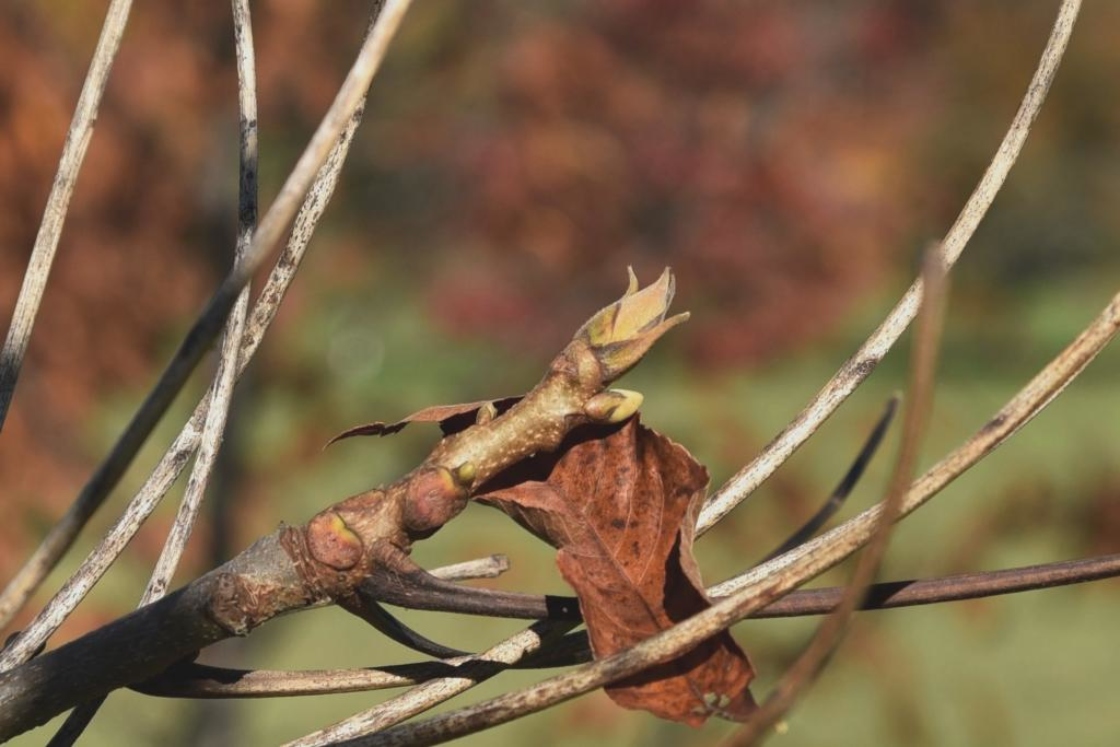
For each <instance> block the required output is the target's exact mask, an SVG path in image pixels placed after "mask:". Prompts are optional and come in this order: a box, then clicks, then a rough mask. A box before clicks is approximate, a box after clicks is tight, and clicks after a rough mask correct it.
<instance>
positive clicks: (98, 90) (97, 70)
mask: <svg viewBox="0 0 1120 747" xmlns="http://www.w3.org/2000/svg"><path fill="white" fill-rule="evenodd" d="M131 9H132V0H113V2H112V3H110V5H109V9H108V10H107V11H106V12H105V23H104V24H102V27H101V35H100V36H99V37H98V39H97V48H96V49H95V50H94V52H93V61H92V62H91V63H90V67H89V72H88V73H87V74H86V79H85V82H84V83H83V84H82V92H81V94H80V95H79V96H78V105H77V106H76V107H75V109H74V117H73V119H71V120H70V129H69V130H68V131H67V132H66V142H65V144H64V145H63V146H62V156H61V158H59V160H58V172H57V173H56V174H55V177H54V182H53V183H52V184H51V191H50V195H49V196H48V197H47V206H46V209H45V210H44V211H43V220H42V222H41V223H40V224H39V233H38V235H36V237H35V245H34V247H32V249H31V259H30V261H29V262H28V264H27V271H26V272H25V273H24V275H23V286H22V287H21V288H20V291H19V297H18V299H17V300H16V308H15V311H14V312H13V313H12V324H11V327H9V328H8V336H7V338H6V339H5V340H4V347H3V349H2V350H0V431H2V430H3V429H4V421H5V420H6V419H7V416H8V408H9V407H10V406H11V404H12V397H13V396H14V395H15V390H16V382H17V381H18V380H19V372H20V369H21V368H22V367H23V358H24V356H25V355H26V353H27V345H28V343H29V342H30V341H31V330H32V327H34V326H35V317H36V316H37V315H38V313H39V304H40V303H41V301H42V300H43V291H44V290H45V289H46V287H47V279H48V278H49V277H50V272H51V265H52V264H53V263H54V255H55V251H56V250H57V249H58V240H59V237H61V236H62V227H63V225H65V223H66V214H67V212H68V211H69V208H70V198H71V197H72V196H73V194H74V185H75V184H77V182H78V173H79V172H80V171H81V169H82V161H83V160H85V155H86V150H87V149H88V148H89V141H90V139H91V138H92V137H93V126H94V124H95V123H96V122H97V110H98V109H99V108H100V106H101V97H102V95H104V93H105V84H106V83H107V82H108V80H109V72H110V71H111V70H112V69H113V61H114V60H115V59H116V56H117V50H118V49H120V45H121V37H123V36H124V29H125V26H126V25H127V23H128V14H129V11H130V10H131ZM2 609H3V607H2V606H0V623H2V622H3V621H4V619H5V618H4V614H3V612H2Z"/></svg>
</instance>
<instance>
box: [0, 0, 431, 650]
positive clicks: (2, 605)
mask: <svg viewBox="0 0 1120 747" xmlns="http://www.w3.org/2000/svg"><path fill="white" fill-rule="evenodd" d="M408 5H409V2H408V0H388V2H386V3H385V6H384V9H383V10H382V12H381V13H380V15H379V16H378V18H377V21H376V23H375V24H374V28H373V32H372V33H371V34H370V35H369V36H368V37H367V38H366V40H365V42H364V43H363V45H362V48H361V50H360V52H359V54H358V58H357V60H356V61H355V63H354V66H353V67H352V68H351V70H350V72H349V74H348V75H347V77H346V81H345V82H344V83H343V85H342V88H341V89H340V91H339V94H338V96H337V97H336V98H335V100H334V102H333V103H332V104H331V107H330V109H329V110H328V112H327V114H326V116H325V117H324V118H323V121H322V122H321V123H320V125H319V128H318V129H317V130H316V132H315V134H314V136H313V137H312V139H311V142H310V143H309V144H308V146H307V148H306V150H305V151H304V153H303V155H302V156H301V157H300V160H299V162H298V163H297V164H296V167H295V169H294V170H293V171H292V174H291V175H290V176H289V177H288V179H287V181H286V182H285V184H284V186H283V187H282V189H281V191H280V194H279V195H278V196H277V198H276V200H275V202H273V204H272V207H271V208H270V209H269V211H268V213H267V214H266V215H265V217H264V219H263V220H262V221H261V224H260V227H259V229H258V230H257V232H256V233H255V235H254V237H253V241H252V244H251V245H250V247H249V251H248V252H247V254H246V256H245V260H244V262H241V263H239V264H237V265H235V266H234V269H233V270H232V272H231V273H230V274H229V275H228V276H227V278H226V280H225V281H224V282H223V283H222V285H221V287H220V288H219V289H218V291H217V293H216V294H215V295H214V297H213V298H212V299H211V301H210V303H209V304H208V306H207V308H206V310H204V311H203V313H202V315H201V316H200V317H199V319H198V321H197V322H196V323H195V325H194V326H193V327H192V329H191V331H190V332H189V333H188V334H187V336H186V338H185V340H184V342H183V344H182V346H181V347H180V349H179V351H178V352H177V353H176V355H175V358H174V360H173V361H172V363H171V364H170V365H169V367H168V368H167V370H166V371H165V372H164V374H163V376H162V377H161V379H160V382H159V383H157V384H156V386H155V388H154V389H153V390H152V392H151V393H150V394H149V395H148V397H147V398H146V399H145V401H144V403H143V404H142V405H141V407H140V410H139V411H138V412H137V413H136V415H135V416H134V417H133V419H132V421H131V422H130V423H129V425H128V427H127V428H126V430H125V433H124V434H123V435H122V436H121V438H120V440H118V442H117V444H116V445H115V446H114V448H113V449H112V451H111V453H110V454H109V456H108V457H107V458H106V460H105V461H104V462H102V464H101V465H100V466H99V467H98V469H97V470H96V472H95V473H94V475H93V477H92V478H91V479H90V481H89V482H88V483H87V484H86V486H85V488H83V490H82V492H81V494H80V495H79V496H78V498H77V500H75V502H74V504H73V505H72V506H71V507H70V510H68V511H67V514H66V516H65V517H63V519H62V520H61V521H60V522H59V523H58V524H56V525H55V526H54V527H53V528H52V529H51V531H50V533H49V534H48V535H47V538H46V539H45V540H44V541H43V543H42V544H41V545H40V546H39V548H38V549H37V550H36V551H35V553H34V554H33V555H32V557H31V559H30V560H29V561H28V562H27V563H26V564H25V565H24V567H23V568H21V569H20V572H19V573H18V574H17V576H16V578H15V579H13V581H12V582H11V583H10V584H9V586H8V587H7V588H6V589H5V590H4V593H3V595H0V614H3V612H4V611H9V612H8V615H9V618H10V615H11V614H14V612H15V611H16V610H18V609H19V608H20V607H22V606H23V604H25V603H26V601H27V599H28V598H29V597H30V595H31V594H32V593H33V592H34V590H35V589H36V588H37V587H38V586H39V584H41V583H42V581H43V579H44V578H45V577H46V574H47V573H48V572H49V571H50V569H51V568H53V567H54V565H55V564H56V563H57V562H58V560H59V558H61V557H62V554H63V553H64V552H65V551H66V550H67V549H68V548H69V547H70V545H71V544H73V540H74V538H75V537H76V536H77V533H78V531H79V530H80V529H81V527H82V526H83V525H84V524H85V522H86V521H87V520H88V518H89V516H90V515H92V513H93V511H94V509H96V507H97V506H98V505H100V503H101V502H102V501H103V500H104V499H105V497H107V495H108V493H109V491H110V490H111V489H112V487H113V486H114V485H115V484H116V483H117V481H118V480H119V479H120V477H121V475H122V474H123V472H124V469H125V468H126V467H127V466H128V464H129V463H130V462H131V460H132V458H133V457H134V456H135V454H136V452H137V451H138V450H139V448H140V446H141V445H142V444H143V442H144V440H146V438H147V436H148V435H149V434H150V432H151V429H152V428H153V427H154V426H155V423H156V421H157V420H158V419H159V417H160V416H161V415H162V413H163V412H164V410H166V407H167V406H168V405H169V404H170V401H171V398H172V397H173V396H174V394H175V393H177V392H178V390H179V388H180V387H181V386H182V384H183V383H184V382H185V380H186V377H187V375H188V374H189V373H190V370H191V369H193V367H194V365H195V364H196V363H197V362H198V359H199V358H200V357H201V356H202V354H203V353H204V352H205V350H206V348H207V347H208V346H209V344H210V342H212V341H213V339H214V337H215V336H216V335H217V333H218V331H219V330H220V328H221V325H222V322H223V320H224V318H225V316H226V313H227V312H228V311H229V310H230V308H231V307H232V305H233V303H234V301H235V300H236V297H237V295H239V294H240V291H241V288H243V287H244V285H245V283H246V282H248V280H249V278H250V277H251V276H252V274H253V272H255V271H256V269H257V267H258V266H259V265H260V263H261V262H262V261H263V260H264V258H265V257H266V256H267V254H268V252H269V251H270V250H271V248H272V247H273V246H274V245H275V244H276V243H277V242H278V241H279V239H280V238H281V237H282V234H283V230H284V228H285V227H286V226H287V225H288V223H289V222H290V220H291V218H292V215H293V214H294V213H295V212H296V209H297V208H299V207H300V203H301V202H302V201H303V200H304V198H305V196H306V195H307V193H308V191H309V189H310V187H311V186H312V183H313V180H314V178H315V176H316V175H317V173H318V172H319V171H320V170H321V169H322V167H323V165H324V164H325V162H326V159H327V157H328V156H329V155H330V152H331V151H332V150H334V149H335V148H334V146H335V145H336V143H337V141H338V138H339V137H340V136H341V134H342V132H343V131H344V130H345V129H346V127H347V126H348V125H352V124H353V123H354V119H355V117H357V116H360V115H359V112H360V109H361V107H362V104H363V102H364V100H365V91H366V89H367V88H368V86H369V83H370V81H371V79H372V77H373V75H374V73H375V72H376V71H377V69H378V67H379V65H380V62H381V60H382V59H383V58H384V55H385V52H386V50H387V48H388V44H389V41H390V40H391V39H392V37H393V35H394V34H395V32H396V30H397V28H398V27H399V25H400V21H401V19H402V17H403V15H404V12H405V11H406V10H407V8H408ZM262 300H263V296H262ZM253 339H254V338H248V339H247V343H248V342H250V341H251V340H253ZM255 339H257V340H259V338H255ZM200 420H201V419H200ZM192 421H193V418H192ZM189 425H190V424H188V426H189ZM186 430H187V429H184V432H186ZM180 435H181V436H182V435H183V434H180ZM189 438H191V436H189V435H188V436H184V440H186V439H189ZM180 453H181V452H180ZM161 466H163V465H162V463H161ZM168 466H169V467H172V466H173V465H168ZM157 469H159V468H158V467H157ZM130 508H131V506H130ZM132 521H134V519H132V518H131V517H129V516H127V515H126V516H124V517H122V519H121V521H118V523H117V524H116V525H115V526H114V530H111V532H114V531H116V530H118V528H121V527H122V525H123V524H126V523H131V522H132ZM125 533H126V532H123V531H116V534H117V536H118V537H120V536H123V534H125ZM103 544H104V543H103ZM115 544H117V545H119V547H123V542H119V541H118V542H117V543H115ZM116 554H119V549H118V550H117V552H116V553H114V554H113V556H112V557H116ZM106 567H107V566H106ZM98 575H99V574H98ZM95 580H96V579H91V578H89V577H87V576H82V575H79V574H75V576H72V577H71V579H70V581H69V582H68V583H67V585H66V586H65V587H64V588H63V590H62V591H60V592H59V594H58V595H56V596H55V597H54V599H52V600H51V602H50V603H48V605H47V607H45V608H44V609H43V611H42V612H40V613H39V615H38V616H37V617H36V618H35V620H34V621H33V622H32V624H31V625H30V626H28V628H27V630H25V631H24V632H23V634H21V635H20V637H19V639H18V640H16V641H15V642H14V643H13V644H12V645H11V646H10V647H9V648H8V649H6V650H5V651H4V653H3V654H2V655H0V671H3V670H6V669H10V668H11V667H12V666H14V665H16V664H18V663H20V662H23V661H26V660H27V659H28V658H29V657H30V656H31V655H32V653H33V652H34V651H35V650H36V649H37V648H38V647H39V645H41V644H42V643H43V642H44V641H45V640H46V639H47V638H48V637H49V636H50V635H51V634H52V633H53V632H54V631H55V630H57V628H58V626H59V625H60V624H61V623H62V620H63V619H65V617H66V616H67V615H68V614H69V612H70V611H71V610H72V609H73V607H74V606H75V605H76V604H77V602H78V601H80V599H81V598H82V597H83V596H84V595H85V593H86V592H88V589H89V588H90V587H92V584H93V581H95ZM0 619H5V618H2V617H0Z"/></svg>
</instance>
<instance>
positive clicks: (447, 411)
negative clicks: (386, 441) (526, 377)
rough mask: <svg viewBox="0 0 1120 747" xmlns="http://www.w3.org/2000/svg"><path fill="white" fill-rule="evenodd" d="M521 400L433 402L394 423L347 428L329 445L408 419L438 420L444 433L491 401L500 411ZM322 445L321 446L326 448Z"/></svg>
mask: <svg viewBox="0 0 1120 747" xmlns="http://www.w3.org/2000/svg"><path fill="white" fill-rule="evenodd" d="M520 401H521V397H503V398H502V399H496V400H481V401H479V402H466V403H463V404H461V405H435V406H433V407H425V408H424V409H423V410H417V411H416V412H414V413H412V414H411V415H409V416H407V417H404V418H401V419H400V420H398V421H397V422H395V423H382V422H380V421H376V422H373V423H365V424H363V425H357V426H354V427H353V428H348V429H347V430H344V431H343V432H342V433H339V434H338V435H337V436H335V437H334V438H332V439H331V440H330V441H328V442H327V444H326V446H330V445H331V444H333V443H335V442H336V441H341V440H342V439H344V438H352V437H354V436H389V435H392V434H393V433H397V432H398V431H401V430H403V429H404V427H405V426H406V425H408V424H409V423H439V427H440V430H442V431H443V435H445V436H450V435H451V434H452V433H458V432H459V431H462V430H466V429H467V428H469V427H470V426H471V425H473V424H474V422H475V420H476V418H477V417H478V411H479V410H481V409H482V408H483V407H485V406H486V405H493V406H494V410H495V412H496V413H497V414H499V415H500V414H501V413H503V412H505V411H506V410H508V409H509V408H511V407H513V406H514V405H515V404H517V403H518V402H520ZM326 446H324V447H323V448H326Z"/></svg>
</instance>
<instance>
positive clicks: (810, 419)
mask: <svg viewBox="0 0 1120 747" xmlns="http://www.w3.org/2000/svg"><path fill="white" fill-rule="evenodd" d="M1080 9H1081V0H1063V2H1062V6H1061V8H1060V9H1059V10H1058V17H1057V19H1056V20H1055V22H1054V28H1053V30H1052V31H1051V32H1050V38H1049V40H1048V41H1047V42H1046V48H1045V49H1044V50H1043V52H1042V57H1041V59H1040V60H1039V62H1038V68H1037V69H1036V70H1035V73H1034V77H1033V78H1031V82H1030V84H1029V85H1028V87H1027V92H1026V94H1025V95H1024V96H1023V100H1022V103H1021V104H1020V105H1019V110H1018V111H1017V112H1016V113H1015V117H1014V119H1012V120H1011V126H1010V127H1009V128H1008V130H1007V134H1006V135H1004V138H1003V141H1002V142H1001V143H1000V146H999V149H998V150H997V151H996V154H995V156H994V157H993V158H992V162H991V163H990V164H989V165H988V168H987V170H986V171H985V172H984V176H983V177H981V179H980V183H979V184H977V185H976V189H974V190H973V192H972V195H971V196H969V198H968V201H967V202H966V203H965V206H964V208H963V209H962V210H961V213H960V215H959V216H957V220H956V222H955V223H954V224H953V226H952V228H950V229H949V233H947V234H946V235H945V239H944V240H943V241H942V243H941V248H942V252H943V254H942V257H943V259H944V262H945V265H946V266H947V267H950V268H951V267H952V266H953V264H954V263H956V261H957V259H958V258H959V257H960V255H961V252H963V251H964V248H965V246H966V245H967V244H968V242H969V240H970V239H971V238H972V235H973V233H975V231H976V227H977V226H978V225H980V221H981V220H982V219H983V217H984V215H985V214H986V213H987V211H988V208H989V207H990V206H991V204H992V201H993V200H994V199H995V196H996V194H997V193H998V192H999V190H1000V188H1001V187H1002V186H1003V183H1004V181H1005V180H1006V179H1007V174H1008V172H1010V171H1011V167H1012V166H1013V165H1014V164H1015V160H1016V159H1017V158H1018V157H1019V153H1020V152H1022V150H1023V145H1024V143H1026V140H1027V135H1029V134H1030V129H1031V125H1032V124H1034V120H1035V118H1036V117H1037V116H1038V112H1039V111H1040V110H1041V108H1042V103H1043V101H1045V100H1046V94H1047V93H1048V92H1049V90H1050V84H1051V83H1053V82H1054V76H1055V75H1056V74H1057V72H1058V67H1059V65H1060V64H1061V61H1062V56H1063V55H1064V54H1065V51H1066V47H1067V45H1068V43H1069V37H1070V34H1071V33H1072V32H1073V24H1074V21H1076V20H1077V14H1078V12H1079V11H1080ZM921 295H922V284H921V280H920V279H919V280H917V281H915V282H914V284H913V285H911V286H910V289H909V290H908V291H906V294H905V295H904V296H903V297H902V300H900V301H899V302H898V304H897V305H896V306H895V307H894V309H892V310H891V312H890V314H888V315H887V318H886V319H884V320H883V323H882V324H880V325H879V328H878V329H876V330H875V331H874V332H873V333H872V334H871V336H870V337H869V338H867V341H866V342H865V343H864V344H863V345H862V346H861V347H860V348H859V350H857V351H856V353H855V355H853V356H852V357H851V358H849V359H848V360H847V361H846V362H845V363H844V365H843V366H841V367H840V370H839V371H838V372H837V373H836V375H835V376H833V377H832V379H831V380H830V381H829V382H828V383H827V384H825V385H824V387H823V388H822V389H821V390H820V391H819V392H817V395H816V396H815V397H814V398H813V399H812V401H811V402H809V404H808V405H806V406H805V409H803V410H802V411H801V412H800V413H798V415H797V417H795V418H794V419H793V420H792V421H791V422H790V424H789V425H787V426H786V427H785V428H784V429H783V430H782V432H781V433H779V434H778V435H777V436H776V437H775V438H774V440H773V441H771V442H770V443H769V444H768V445H767V446H766V448H765V449H763V450H762V453H760V454H759V455H758V456H757V457H755V458H754V459H753V460H751V462H750V463H749V464H747V465H746V466H745V467H743V468H742V469H741V470H739V471H738V472H737V473H735V475H734V476H733V477H732V478H731V479H730V480H728V481H727V483H726V484H724V485H723V487H721V488H720V489H719V490H718V491H716V492H715V493H713V494H712V496H711V497H710V498H709V499H708V503H707V505H705V506H704V509H703V510H702V511H701V512H700V521H699V524H698V526H697V532H698V534H703V533H704V532H706V531H708V530H709V529H711V528H712V527H713V526H715V524H716V523H717V522H718V521H719V520H720V519H722V518H723V517H724V516H726V515H727V514H728V513H729V512H730V511H731V510H732V509H733V508H735V506H737V505H739V504H740V503H741V502H743V501H744V500H746V498H747V496H749V495H750V494H751V493H753V492H754V491H755V489H757V488H758V486H759V485H761V484H762V483H763V482H765V481H766V480H767V478H769V477H770V476H771V475H772V474H774V472H775V471H777V469H778V467H780V466H781V465H782V464H784V463H785V461H786V460H787V459H789V458H790V456H791V455H792V454H793V452H795V451H797V449H799V448H800V447H801V445H802V444H804V443H805V442H806V441H807V440H809V437H810V436H812V435H813V434H814V433H816V431H817V429H818V428H819V427H820V426H821V425H822V424H823V423H824V421H825V420H827V419H828V418H829V416H831V415H832V413H833V412H835V411H836V409H837V408H838V407H840V405H841V404H842V403H843V402H844V400H846V399H847V398H848V397H849V396H850V395H851V394H852V392H854V391H855V390H856V388H857V387H859V385H860V384H862V383H863V381H864V380H865V379H866V378H867V377H868V376H869V375H871V372H872V371H874V370H875V368H876V367H877V366H878V365H879V361H881V360H882V359H883V356H885V355H886V354H887V352H888V351H889V350H890V349H891V347H893V346H894V343H895V342H896V341H897V340H898V338H899V336H900V335H901V334H902V333H903V331H904V330H905V329H906V327H907V326H909V324H910V322H911V321H913V319H914V316H915V315H916V314H917V312H918V306H919V304H920V302H921Z"/></svg>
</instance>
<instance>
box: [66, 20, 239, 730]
mask: <svg viewBox="0 0 1120 747" xmlns="http://www.w3.org/2000/svg"><path fill="white" fill-rule="evenodd" d="M232 5H233V29H234V48H235V52H236V57H237V102H238V110H239V113H240V117H239V137H238V141H239V142H238V144H239V147H238V151H239V154H240V158H239V161H240V165H239V178H238V211H237V219H238V226H237V242H236V245H235V247H234V264H237V263H240V262H243V261H244V259H245V255H246V253H247V252H248V250H249V245H250V243H251V242H252V240H253V231H254V229H256V226H257V210H258V199H257V197H258V195H257V192H258V190H257V173H258V159H257V82H256V63H255V55H254V52H253V28H252V24H251V20H250V16H249V5H248V0H233V3H232ZM248 308H249V285H248V283H246V285H245V287H244V288H242V290H241V294H240V295H239V296H238V297H237V303H235V304H234V307H233V310H232V311H231V312H230V316H229V319H228V320H227V322H226V331H225V335H224V336H223V338H222V346H221V354H220V357H219V360H218V368H217V371H215V373H214V380H213V383H212V384H211V386H210V391H211V392H212V395H211V398H210V408H209V412H208V413H207V414H206V422H205V425H204V426H203V429H202V443H201V445H200V447H199V450H198V456H197V457H196V458H195V462H194V467H193V468H192V470H191V475H190V478H188V480H187V489H186V492H185V493H184V495H183V500H182V502H181V503H180V505H179V512H178V514H177V515H176V517H175V521H174V523H173V524H172V526H171V530H170V532H169V533H168V536H167V539H166V541H165V543H164V546H163V551H162V552H161V553H160V556H159V559H158V560H157V561H156V567H155V570H153V571H152V576H151V578H150V579H149V580H148V585H147V588H145V589H144V593H143V594H142V595H141V597H140V606H141V607H143V606H144V605H145V604H149V603H150V602H152V601H153V600H155V599H159V598H160V597H162V596H163V595H164V594H165V593H167V588H168V586H170V584H171V580H172V578H173V577H174V575H175V569H176V568H178V566H179V560H180V558H182V556H183V551H184V550H185V549H186V547H187V540H188V539H189V538H190V536H191V531H192V530H193V529H194V525H195V521H196V520H197V518H198V509H199V507H200V506H201V505H202V498H203V495H204V494H205V492H206V486H207V485H208V484H209V482H210V476H211V474H212V473H213V468H214V464H215V463H216V461H217V456H218V448H219V447H220V446H221V443H222V436H223V434H224V433H225V429H226V417H227V416H228V414H229V407H230V403H231V401H232V399H233V385H234V384H235V383H236V381H237V359H238V356H239V354H240V352H241V334H242V331H243V330H244V328H245V316H246V313H247V311H248ZM104 702H105V698H104V697H101V698H97V699H95V700H93V701H90V702H89V703H85V704H83V705H81V706H79V707H77V708H75V709H74V710H73V711H71V713H70V715H69V716H68V717H67V718H66V721H65V722H64V723H63V725H62V727H61V728H60V729H59V730H58V732H57V733H56V734H55V735H54V737H53V738H52V739H51V741H50V746H49V747H69V745H72V744H73V743H74V742H76V741H77V739H78V737H79V736H81V734H82V732H83V731H85V729H86V727H87V726H89V724H90V722H91V721H92V720H93V717H94V716H95V715H97V711H98V710H99V709H100V708H101V704H102V703H104Z"/></svg>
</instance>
